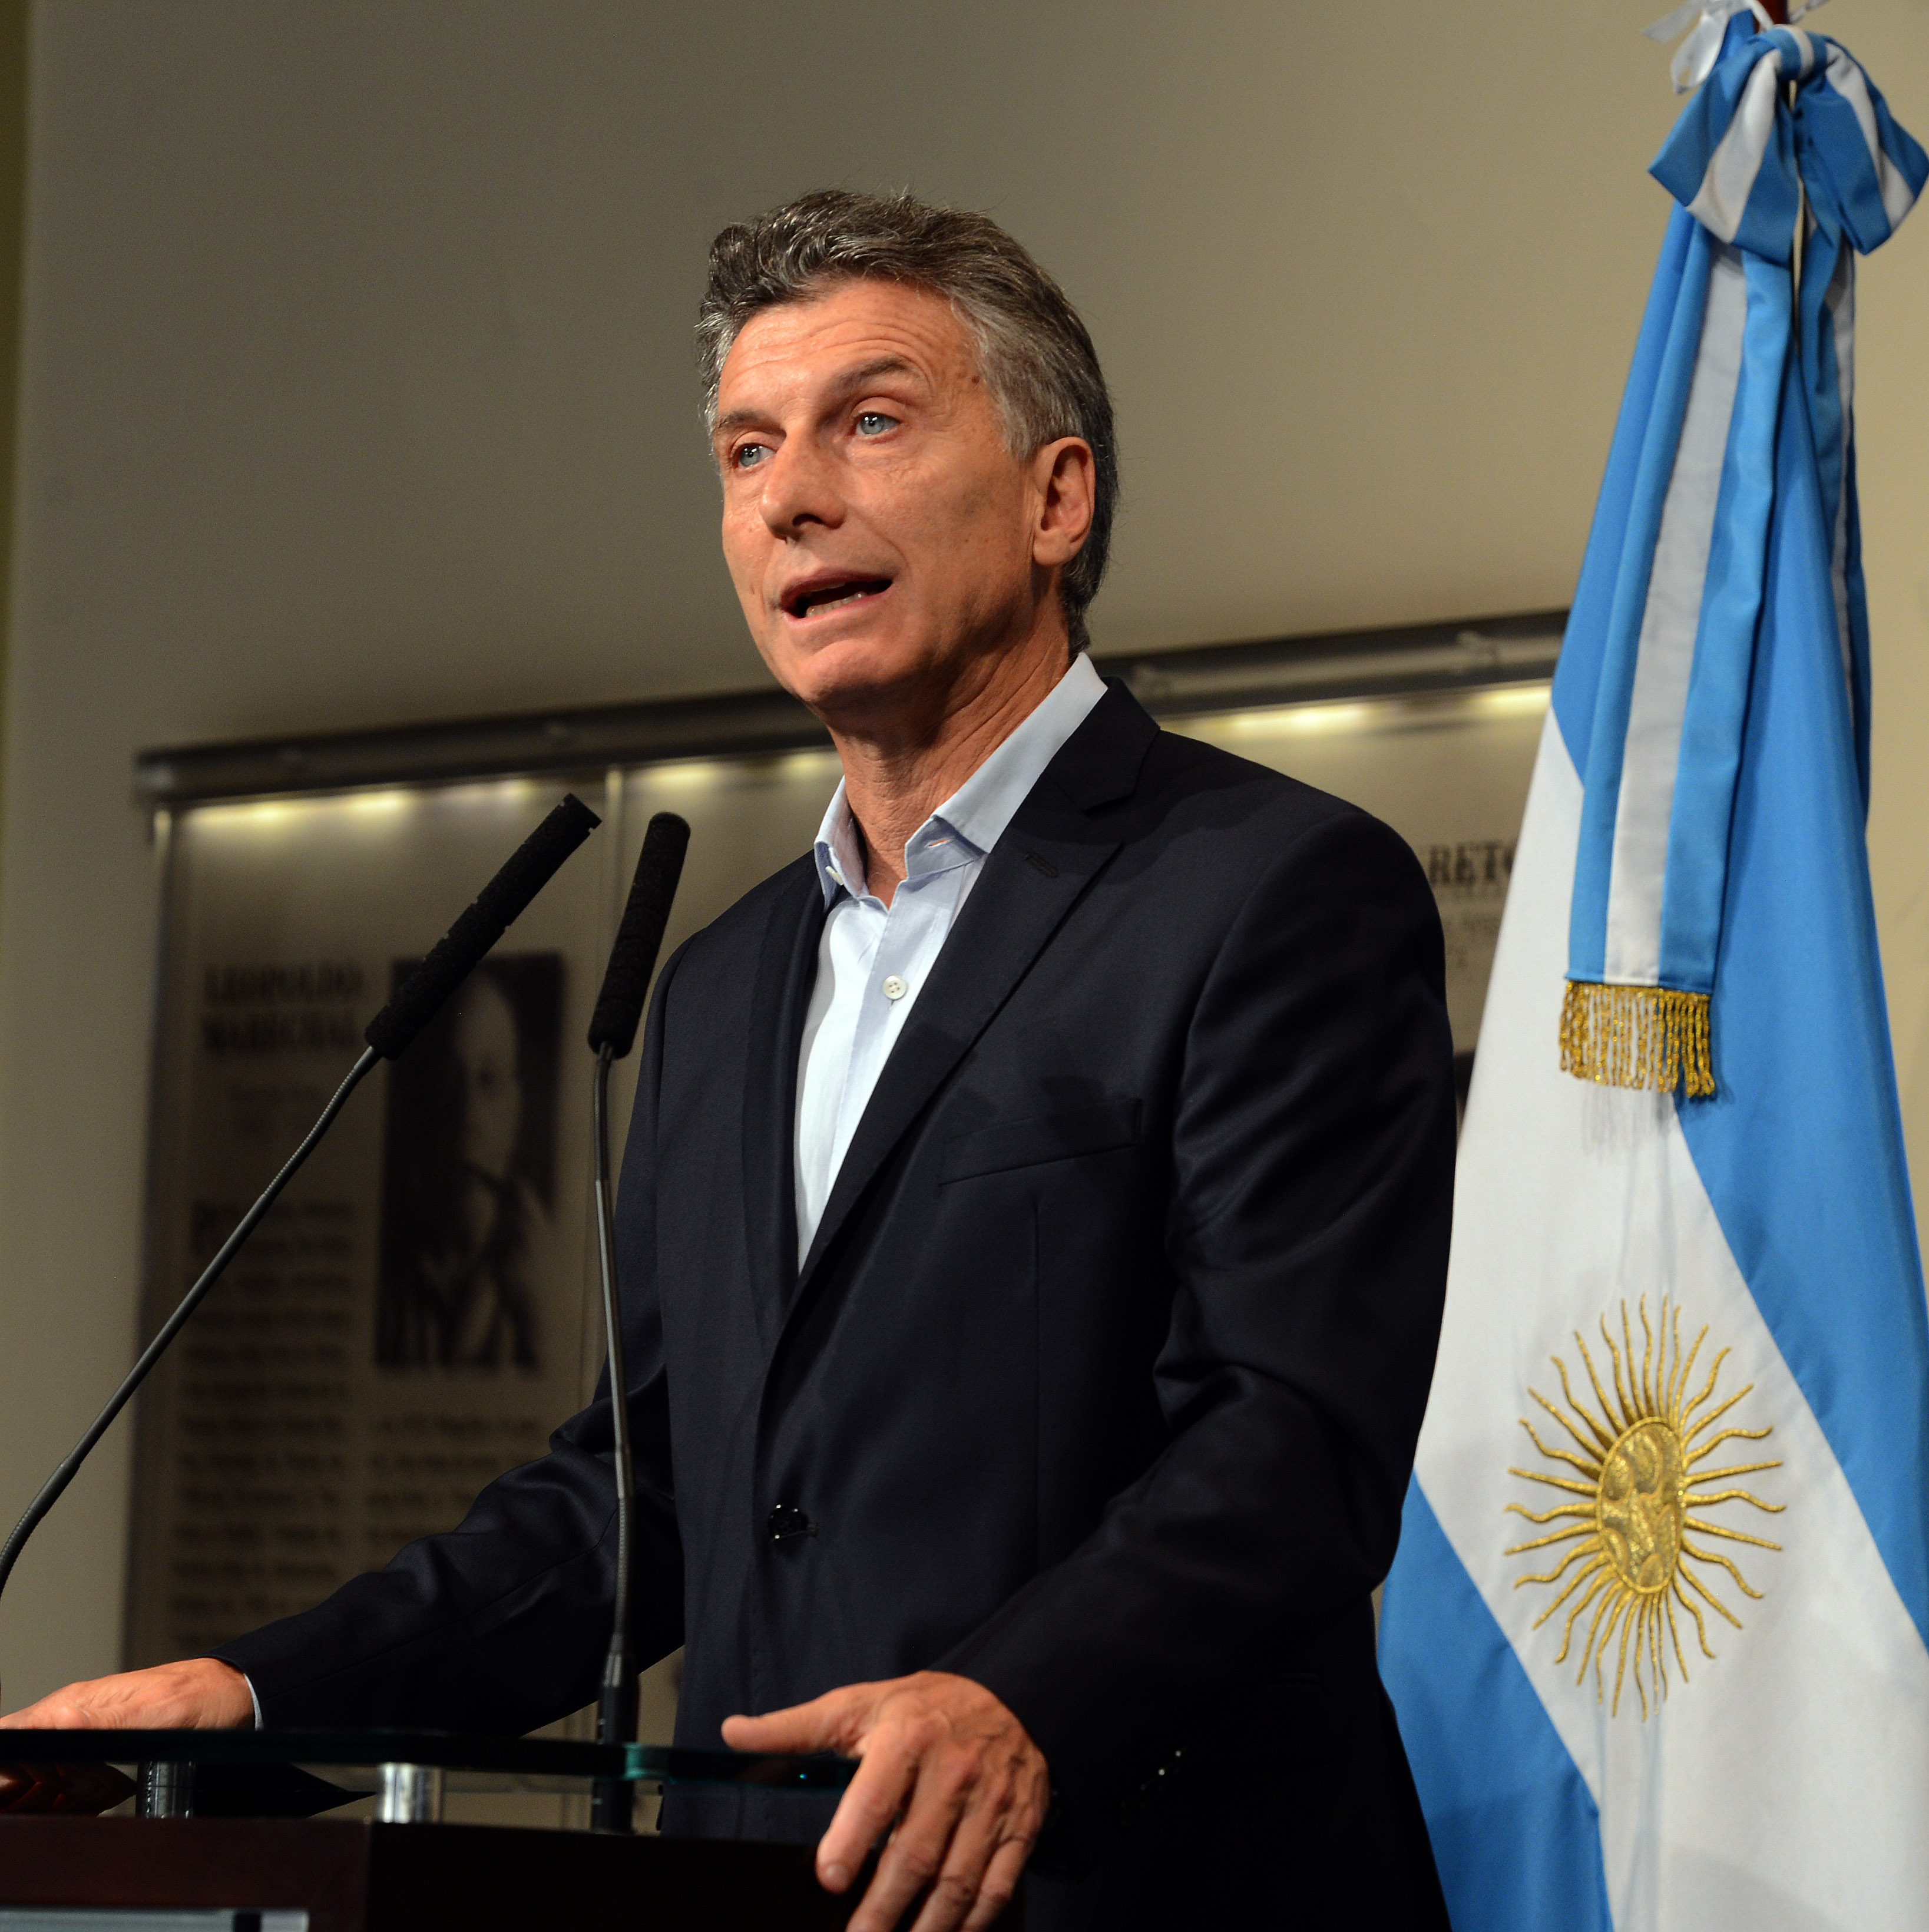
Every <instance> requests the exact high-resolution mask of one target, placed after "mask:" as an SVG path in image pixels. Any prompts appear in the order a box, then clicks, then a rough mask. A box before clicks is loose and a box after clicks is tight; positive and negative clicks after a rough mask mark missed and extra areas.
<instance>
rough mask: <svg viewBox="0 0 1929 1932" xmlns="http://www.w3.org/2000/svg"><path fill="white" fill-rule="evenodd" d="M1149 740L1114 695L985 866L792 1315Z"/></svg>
mask: <svg viewBox="0 0 1929 1932" xmlns="http://www.w3.org/2000/svg"><path fill="white" fill-rule="evenodd" d="M1157 733H1158V727H1157V725H1156V724H1154V722H1153V721H1152V720H1151V718H1150V717H1149V716H1148V715H1147V714H1146V713H1145V711H1144V710H1143V709H1142V708H1141V707H1140V706H1139V703H1138V702H1137V701H1136V700H1135V699H1134V698H1133V697H1132V696H1131V695H1130V694H1129V693H1128V692H1127V691H1126V690H1125V688H1124V686H1123V685H1118V684H1112V685H1110V688H1109V690H1108V691H1107V693H1106V696H1105V697H1103V698H1102V699H1100V701H1099V703H1097V704H1096V705H1095V706H1093V708H1092V710H1091V714H1090V715H1088V717H1087V718H1086V719H1085V722H1084V723H1083V724H1081V725H1080V726H1079V729H1078V730H1076V732H1074V733H1073V735H1072V736H1071V737H1070V739H1068V740H1067V742H1066V743H1065V745H1064V748H1062V749H1061V751H1060V752H1059V754H1058V756H1057V757H1055V758H1054V759H1053V760H1052V763H1051V764H1050V765H1049V766H1047V767H1046V772H1045V774H1044V775H1043V777H1042V778H1040V780H1039V781H1038V783H1037V785H1036V786H1035V787H1034V788H1033V790H1032V791H1031V795H1030V796H1028V798H1027V799H1026V800H1025V803H1024V804H1023V805H1021V806H1020V807H1019V810H1018V811H1017V813H1016V815H1015V816H1014V817H1013V820H1012V822H1011V823H1010V825H1009V826H1007V828H1006V829H1005V834H1004V837H1003V838H1001V839H1000V840H999V841H998V844H997V847H995V849H994V850H993V851H992V853H990V855H989V856H988V857H987V858H986V861H985V868H984V871H983V873H982V874H980V877H979V879H978V881H977V884H976V885H974V886H973V887H972V889H971V897H970V898H968V899H967V900H966V901H965V909H964V910H963V911H962V913H959V916H958V923H957V926H956V928H954V929H953V932H952V933H951V934H950V937H949V938H947V940H946V941H945V943H944V948H943V950H941V952H940V953H939V954H938V964H937V965H936V967H935V968H934V969H933V971H932V976H931V978H930V980H929V983H927V984H926V986H925V989H924V990H923V992H921V993H920V994H919V995H918V1002H917V1004H916V1007H914V1008H913V1010H912V1012H911V1016H910V1019H909V1020H908V1021H907V1022H906V1023H905V1026H904V1031H903V1033H902V1034H901V1035H900V1036H899V1037H898V1042H897V1044H896V1045H895V1046H894V1047H893V1048H892V1051H891V1055H890V1058H889V1059H888V1060H887V1061H885V1063H884V1069H883V1073H881V1074H880V1076H878V1080H877V1086H876V1088H874V1090H873V1091H872V1093H871V1098H870V1101H869V1103H868V1105H867V1106H865V1109H864V1113H863V1116H862V1118H861V1119H860V1120H859V1122H858V1124H857V1131H856V1133H855V1134H854V1135H853V1136H852V1138H851V1142H850V1149H849V1151H848V1152H847V1153H846V1154H845V1155H844V1161H843V1164H842V1165H841V1166H840V1167H839V1169H838V1175H837V1179H836V1181H835V1184H833V1186H832V1189H831V1193H830V1199H829V1200H828V1201H827V1202H826V1203H825V1204H824V1212H823V1219H822V1220H820V1222H819V1223H818V1224H817V1234H816V1236H815V1238H814V1240H813V1241H811V1249H810V1253H808V1255H806V1256H805V1258H804V1262H803V1266H802V1268H801V1269H800V1270H799V1272H798V1274H797V1277H796V1283H797V1287H798V1290H799V1293H798V1295H797V1298H796V1300H797V1304H801V1302H802V1299H803V1295H802V1291H803V1290H804V1289H806V1288H808V1286H809V1284H810V1283H811V1278H812V1277H813V1275H814V1274H815V1272H816V1270H817V1267H818V1265H819V1263H820V1261H821V1260H822V1259H823V1255H824V1253H826V1250H827V1249H828V1248H829V1246H830V1244H832V1242H833V1241H835V1239H836V1238H837V1235H838V1231H839V1230H840V1229H841V1228H842V1226H844V1223H845V1221H846V1220H847V1219H848V1218H849V1217H850V1212H851V1210H852V1209H853V1208H854V1207H855V1206H856V1203H857V1202H859V1200H860V1199H862V1196H863V1195H864V1193H865V1190H867V1189H868V1187H869V1186H870V1184H871V1181H872V1180H873V1179H874V1178H875V1176H876V1175H877V1170H878V1169H879V1168H880V1166H883V1163H884V1162H885V1160H886V1159H888V1158H889V1155H890V1154H891V1152H892V1149H893V1148H895V1147H896V1145H898V1142H899V1141H900V1140H901V1139H902V1138H903V1136H904V1133H905V1132H906V1130H907V1129H908V1128H909V1127H910V1126H911V1124H913V1122H914V1121H916V1118H917V1117H918V1115H919V1114H920V1113H922V1112H923V1110H924V1109H925V1107H926V1104H927V1103H929V1101H930V1100H931V1098H932V1095H933V1094H935V1093H936V1092H937V1091H938V1088H939V1087H940V1086H941V1085H943V1083H944V1081H945V1080H946V1079H947V1078H948V1077H949V1076H950V1073H951V1071H952V1070H953V1068H954V1067H956V1065H957V1064H958V1063H959V1061H960V1060H962V1058H964V1056H965V1054H966V1053H967V1052H969V1051H970V1049H971V1046H972V1043H974V1041H975V1040H977V1037H978V1036H979V1035H980V1034H981V1033H982V1032H983V1031H984V1030H985V1028H986V1026H987V1025H989V1024H990V1022H991V1021H992V1018H993V1017H994V1016H995V1015H996V1013H998V1009H999V1008H1000V1007H1002V1006H1003V1005H1004V1003H1005V1001H1007V999H1008V998H1010V995H1011V994H1012V992H1013V989H1014V988H1016V986H1017V985H1018V983H1019V981H1020V980H1022V979H1023V978H1024V977H1025V973H1026V972H1027V971H1028V969H1029V968H1030V967H1031V964H1032V962H1033V961H1034V959H1037V956H1038V955H1039V953H1040V952H1041V951H1042V950H1043V948H1044V947H1045V946H1046V944H1047V943H1048V942H1049V941H1050V939H1051V938H1052V934H1053V933H1054V932H1056V931H1057V930H1058V926H1060V924H1061V922H1063V920H1064V918H1065V916H1066V915H1067V913H1069V912H1070V910H1072V908H1073V906H1074V905H1075V904H1077V902H1078V901H1079V898H1080V897H1081V895H1082V894H1083V893H1084V892H1085V889H1086V887H1087V886H1089V885H1090V884H1091V882H1092V880H1094V878H1096V877H1097V876H1098V874H1099V873H1100V871H1103V869H1104V868H1105V866H1106V864H1107V862H1109V860H1110V859H1111V858H1112V855H1113V853H1115V852H1116V851H1117V850H1118V847H1119V844H1120V841H1119V840H1118V838H1116V837H1114V836H1112V835H1109V833H1107V832H1106V831H1105V830H1104V829H1103V828H1102V827H1101V826H1099V825H1097V824H1096V823H1094V821H1093V819H1092V817H1091V810H1092V808H1095V807H1096V806H1097V805H1101V804H1104V803H1107V802H1110V801H1111V800H1112V799H1115V798H1118V797H1121V796H1124V795H1125V794H1126V793H1129V792H1130V790H1132V789H1133V785H1134V784H1135V783H1136V780H1137V777H1138V773H1139V766H1141V764H1142V763H1143V762H1144V760H1145V754H1146V752H1147V751H1148V749H1149V748H1151V743H1152V740H1153V739H1154V737H1156V736H1157ZM801 1025H802V1022H801V1019H799V1028H801ZM791 1059H792V1061H793V1062H794V1061H795V1060H796V1050H795V1047H794V1045H793V1050H792V1053H791ZM793 1073H794V1067H793ZM786 1118H788V1116H786ZM794 1305H796V1304H793V1306H794Z"/></svg>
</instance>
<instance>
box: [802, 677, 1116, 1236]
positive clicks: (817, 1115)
mask: <svg viewBox="0 0 1929 1932" xmlns="http://www.w3.org/2000/svg"><path fill="white" fill-rule="evenodd" d="M1105 689H1106V687H1105V680H1104V679H1103V678H1102V677H1100V675H1099V674H1098V673H1097V671H1096V670H1094V669H1093V667H1092V661H1091V658H1088V657H1086V656H1085V655H1084V654H1083V653H1081V654H1080V655H1079V656H1077V657H1076V658H1073V660H1072V665H1071V668H1070V670H1067V672H1066V673H1065V675H1064V676H1063V677H1061V679H1059V680H1058V682H1057V683H1056V684H1055V685H1053V686H1052V688H1051V690H1050V691H1048V692H1047V693H1046V695H1045V696H1044V697H1043V699H1041V700H1040V702H1039V703H1038V705H1037V708H1036V709H1034V711H1033V712H1031V715H1030V716H1028V718H1026V719H1025V721H1024V722H1023V723H1022V724H1020V725H1019V727H1018V728H1017V730H1015V731H1013V733H1012V734H1011V736H1010V737H1008V738H1007V739H1006V740H1005V741H1004V743H1003V744H1001V745H999V747H998V749H997V750H996V751H994V752H993V753H992V755H991V756H990V757H989V758H987V759H986V760H985V762H984V763H983V764H982V765H980V766H979V767H978V769H977V770H976V771H975V772H973V773H972V774H971V776H970V777H969V778H967V779H966V780H965V782H964V783H963V784H962V785H960V786H959V787H958V789H957V790H956V791H955V792H953V793H952V794H951V796H950V797H949V798H948V799H946V800H945V801H944V803H943V804H942V805H940V806H939V807H938V809H937V810H936V811H934V812H933V813H932V814H931V816H930V817H929V818H927V819H926V820H925V822H924V823H922V825H921V826H919V827H918V829H917V830H916V832H913V834H912V835H911V837H910V841H909V842H908V843H907V844H906V845H905V847H904V883H903V884H901V886H898V889H897V891H896V892H895V894H894V895H892V900H891V903H890V904H889V906H888V907H887V906H886V904H884V902H883V900H881V899H880V898H874V896H873V895H871V893H869V892H867V891H865V886H864V859H863V852H862V847H861V846H860V844H859V841H858V837H857V828H856V824H855V823H853V820H852V818H851V816H850V806H849V805H848V804H847V802H845V799H844V787H843V785H842V784H839V785H838V787H837V790H836V793H835V796H833V797H832V799H831V802H830V808H829V810H828V811H826V813H825V814H824V815H823V824H822V826H820V827H819V828H818V831H817V878H818V880H819V882H820V883H821V884H822V886H823V895H824V902H825V904H826V905H827V906H828V907H829V911H828V913H826V916H825V919H824V922H823V938H821V939H820V941H818V942H817V984H816V985H815V986H814V987H813V989H811V1004H810V1007H809V1010H808V1012H807V1013H806V1014H805V1018H804V1038H803V1045H802V1049H801V1051H800V1055H799V1060H798V1063H797V1121H796V1189H797V1259H798V1262H799V1264H801V1263H802V1260H803V1258H804V1256H805V1255H806V1254H807V1253H809V1251H810V1245H811V1238H812V1237H813V1236H814V1235H815V1234H816V1233H817V1223H818V1222H819V1221H820V1220H821V1219H822V1218H823V1210H824V1203H825V1202H826V1201H828V1200H829V1199H830V1190H831V1188H832V1185H833V1184H834V1183H835V1181H836V1179H837V1171H838V1168H839V1167H841V1166H842V1165H843V1163H844V1154H845V1153H846V1152H847V1151H848V1149H849V1148H850V1139H851V1136H853V1134H854V1133H856V1131H857V1123H858V1122H859V1121H860V1120H861V1119H862V1118H863V1115H864V1109H865V1106H867V1105H868V1103H869V1101H870V1098H871V1091H872V1090H873V1089H874V1088H875V1087H876V1085H877V1076H878V1075H879V1074H880V1073H882V1072H883V1068H884V1062H885V1061H886V1060H888V1059H889V1058H890V1053H891V1049H892V1046H894V1045H895V1043H896V1041H897V1037H898V1034H900V1033H901V1032H902V1031H904V1022H905V1020H906V1019H907V1018H909V1016H910V1010H911V1008H912V1007H913V1006H915V1005H916V1004H917V998H918V995H919V992H920V991H921V990H922V988H923V986H924V983H925V981H926V980H928V979H929V977H931V971H932V968H933V967H934V966H935V965H937V963H938V953H939V952H940V950H941V949H942V948H943V947H944V942H945V940H946V938H947V936H948V935H949V934H950V931H951V928H952V926H953V923H954V922H956V919H957V917H958V914H959V910H960V909H961V908H962V907H963V905H964V904H965V899H966V898H967V897H968V895H969V894H970V892H971V888H972V886H974V884H975V883H977V877H978V874H980V872H981V871H983V869H984V864H985V855H986V853H988V852H989V851H990V850H991V849H992V847H993V846H994V845H995V844H997V843H998V840H999V838H1001V836H1002V835H1004V829H1005V827H1006V826H1007V825H1009V824H1010V823H1011V821H1012V817H1013V814H1014V813H1016V811H1017V810H1018V808H1019V806H1020V805H1022V804H1023V803H1024V802H1025V796H1026V794H1027V793H1028V792H1030V790H1031V788H1032V787H1033V786H1034V785H1035V784H1037V782H1038V781H1039V778H1040V776H1041V775H1043V772H1044V770H1045V768H1046V766H1047V765H1049V763H1051V762H1052V760H1053V758H1054V757H1056V756H1057V755H1058V750H1059V748H1060V747H1061V745H1063V744H1064V742H1065V741H1066V739H1068V738H1069V737H1070V736H1071V735H1072V733H1073V732H1074V731H1076V730H1077V729H1078V728H1079V726H1080V725H1081V724H1083V723H1084V722H1085V714H1086V713H1087V712H1089V711H1090V710H1091V708H1092V706H1094V705H1095V704H1096V703H1097V702H1098V701H1099V700H1100V698H1101V697H1103V696H1104V695H1105Z"/></svg>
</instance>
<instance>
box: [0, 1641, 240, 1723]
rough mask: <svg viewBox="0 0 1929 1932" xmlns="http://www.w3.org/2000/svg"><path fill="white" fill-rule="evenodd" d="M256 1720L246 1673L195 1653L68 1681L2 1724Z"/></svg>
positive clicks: (228, 1721)
mask: <svg viewBox="0 0 1929 1932" xmlns="http://www.w3.org/2000/svg"><path fill="white" fill-rule="evenodd" d="M253 1723H254V1697H252V1696H251V1694H249V1691H248V1679H246V1678H245V1677H244V1676H242V1674H241V1673H240V1672H239V1670H236V1668H235V1667H234V1666H233V1664H223V1663H222V1662H221V1661H220V1660H219V1659H218V1658H212V1657H193V1658H188V1659H187V1661H186V1662H184V1663H181V1664H157V1665H156V1666H155V1667H154V1669H153V1670H127V1671H123V1672H121V1673H120V1674H119V1675H118V1676H115V1677H95V1678H92V1679H89V1681H88V1682H86V1683H84V1684H70V1685H68V1686H67V1688H65V1690H63V1691H52V1692H50V1693H49V1694H48V1695H47V1696H46V1697H43V1698H42V1699H41V1700H40V1702H39V1703H37V1704H29V1705H28V1706H27V1708H26V1709H25V1710H24V1711H16V1712H14V1713H13V1715H12V1716H10V1717H6V1718H0V1730H26V1731H85V1730H101V1731H222V1730H236V1729H238V1728H239V1727H242V1726H244V1725H251V1724H253Z"/></svg>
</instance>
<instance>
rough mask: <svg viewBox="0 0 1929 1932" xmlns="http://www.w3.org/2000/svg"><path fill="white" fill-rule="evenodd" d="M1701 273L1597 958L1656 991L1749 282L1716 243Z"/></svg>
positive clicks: (1613, 975) (1737, 260)
mask: <svg viewBox="0 0 1929 1932" xmlns="http://www.w3.org/2000/svg"><path fill="white" fill-rule="evenodd" d="M1714 254H1715V260H1714V263H1713V264H1712V268H1711V269H1710V271H1709V283H1708V308H1707V312H1706V314H1705V315H1704V316H1703V320H1702V326H1701V347H1700V354H1699V356H1697V359H1696V362H1695V370H1694V378H1693V380H1692V381H1691V383H1690V384H1689V386H1688V410H1687V413H1686V415H1685V417H1684V419H1683V420H1682V435H1681V443H1680V445H1679V448H1678V449H1677V450H1676V456H1675V468H1674V474H1673V477H1672V478H1670V481H1669V484H1668V493H1667V496H1666V497H1665V499H1664V500H1663V502H1662V505H1661V532H1660V535H1659V536H1658V538H1657V539H1656V541H1655V562H1654V566H1653V569H1652V572H1651V573H1650V574H1649V579H1648V601H1647V604H1646V608H1645V609H1644V610H1643V613H1642V619H1641V642H1640V655H1639V656H1638V657H1637V660H1636V663H1635V667H1634V690H1633V691H1632V693H1631V695H1630V697H1629V702H1628V736H1627V741H1626V747H1625V751H1624V752H1623V754H1622V767H1621V788H1620V790H1619V793H1617V794H1616V799H1615V811H1614V862H1613V869H1612V871H1611V872H1610V875H1609V882H1608V895H1607V945H1606V947H1605V950H1604V964H1605V974H1606V977H1607V980H1609V981H1610V983H1615V984H1619V985H1623V986H1628V985H1634V986H1653V985H1655V983H1657V982H1658V980H1659V979H1660V977H1661V893H1662V886H1663V883H1664V879H1665V877H1666V875H1667V859H1668V829H1669V826H1670V823H1671V822H1672V820H1673V816H1674V808H1675V772H1676V767H1677V766H1678V765H1679V763H1680V760H1681V748H1682V718H1683V717H1684V715H1685V714H1686V712H1687V709H1688V673H1689V671H1690V670H1691V668H1692V667H1693V666H1694V643H1695V637H1696V635H1697V632H1698V631H1700V628H1701V598H1702V591H1703V586H1704V585H1705V584H1706V581H1707V577H1708V553H1709V545H1710V544H1711V543H1712V541H1713V539H1714V535H1715V505H1716V503H1717V502H1718V499H1719V497H1720V494H1721V472H1722V468H1723V466H1724V463H1725V461H1726V460H1727V455H1728V429H1729V425H1730V422H1731V421H1732V419H1733V416H1734V411H1735V394H1736V386H1737V385H1738V384H1739V382H1740V380H1741V374H1742V336H1743V329H1744V326H1745V323H1746V322H1747V320H1748V279H1747V275H1746V273H1745V271H1744V269H1743V268H1742V257H1741V254H1740V251H1739V250H1737V249H1735V248H1730V247H1726V246H1724V247H1719V248H1716V249H1715V251H1714Z"/></svg>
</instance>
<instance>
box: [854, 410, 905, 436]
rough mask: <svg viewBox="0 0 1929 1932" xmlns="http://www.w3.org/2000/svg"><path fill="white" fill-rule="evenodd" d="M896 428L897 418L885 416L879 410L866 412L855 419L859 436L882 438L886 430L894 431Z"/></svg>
mask: <svg viewBox="0 0 1929 1932" xmlns="http://www.w3.org/2000/svg"><path fill="white" fill-rule="evenodd" d="M897 426H898V419H897V418H896V417H895V416H886V415H885V414H884V413H883V411H882V410H865V412H864V413H863V414H862V416H859V418H858V419H857V434H859V436H882V435H883V434H884V432H885V431H886V430H887V429H895V428H897Z"/></svg>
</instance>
